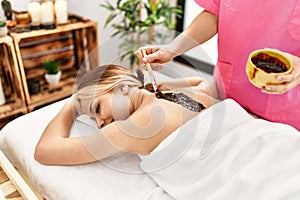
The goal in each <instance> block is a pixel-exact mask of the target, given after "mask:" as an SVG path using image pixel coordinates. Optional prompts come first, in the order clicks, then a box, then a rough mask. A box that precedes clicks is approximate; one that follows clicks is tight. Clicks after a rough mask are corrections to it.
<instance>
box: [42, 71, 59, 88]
mask: <svg viewBox="0 0 300 200" xmlns="http://www.w3.org/2000/svg"><path fill="white" fill-rule="evenodd" d="M60 77H61V71H59V72H58V73H57V74H45V79H46V81H47V82H48V83H49V84H50V85H55V84H57V83H58V82H59V80H60Z"/></svg>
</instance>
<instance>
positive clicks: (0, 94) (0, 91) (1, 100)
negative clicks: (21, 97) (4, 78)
mask: <svg viewBox="0 0 300 200" xmlns="http://www.w3.org/2000/svg"><path fill="white" fill-rule="evenodd" d="M3 104H5V96H4V92H3V88H2V83H1V77H0V105H3Z"/></svg>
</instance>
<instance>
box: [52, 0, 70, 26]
mask: <svg viewBox="0 0 300 200" xmlns="http://www.w3.org/2000/svg"><path fill="white" fill-rule="evenodd" d="M54 7H55V14H56V22H57V23H58V24H65V23H67V22H68V8H67V1H66V0H56V1H55V6H54Z"/></svg>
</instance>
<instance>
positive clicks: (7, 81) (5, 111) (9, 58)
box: [0, 36, 27, 128]
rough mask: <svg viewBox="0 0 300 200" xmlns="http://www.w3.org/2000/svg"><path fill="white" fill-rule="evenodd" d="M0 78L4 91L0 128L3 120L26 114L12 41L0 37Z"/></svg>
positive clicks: (7, 37)
mask: <svg viewBox="0 0 300 200" xmlns="http://www.w3.org/2000/svg"><path fill="white" fill-rule="evenodd" d="M0 57H1V59H0V77H1V84H2V87H3V89H4V94H5V95H4V96H5V104H4V105H1V106H0V119H1V122H0V128H1V127H2V126H3V125H4V124H3V123H2V122H3V121H5V120H4V118H8V117H12V116H14V115H17V114H25V113H27V107H26V102H25V96H24V90H23V85H22V81H21V76H20V73H19V68H18V61H17V57H16V55H15V48H14V44H13V40H12V38H11V37H9V36H5V37H0Z"/></svg>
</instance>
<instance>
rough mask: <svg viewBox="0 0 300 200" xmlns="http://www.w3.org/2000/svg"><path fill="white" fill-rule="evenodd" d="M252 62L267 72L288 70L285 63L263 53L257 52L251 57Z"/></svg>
mask: <svg viewBox="0 0 300 200" xmlns="http://www.w3.org/2000/svg"><path fill="white" fill-rule="evenodd" d="M251 61H252V63H253V64H254V65H255V66H256V67H258V68H260V69H262V70H264V71H265V72H267V73H281V72H285V71H287V70H288V68H287V66H286V64H285V63H284V62H282V61H281V60H279V59H278V58H275V57H273V56H270V55H268V54H265V53H259V54H257V55H256V56H254V57H253V58H251Z"/></svg>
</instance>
